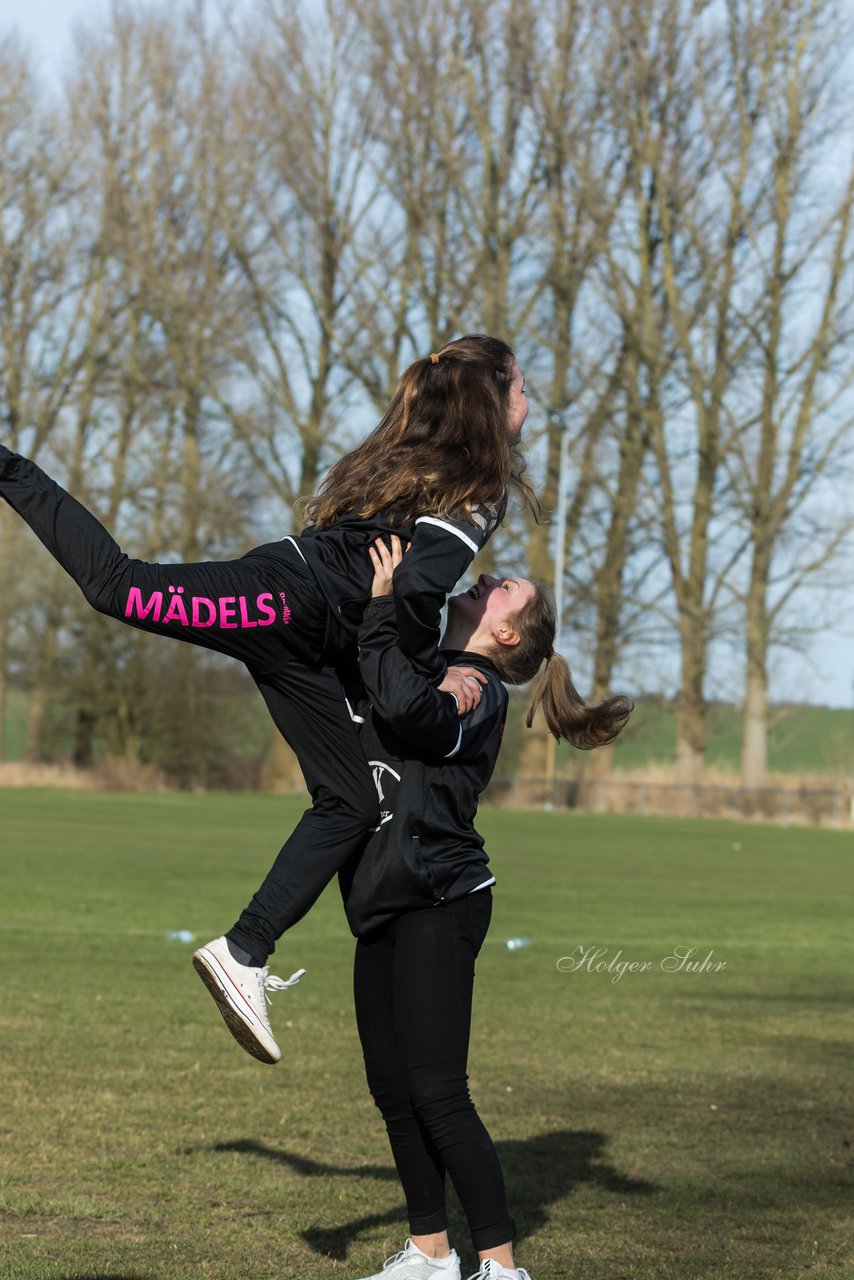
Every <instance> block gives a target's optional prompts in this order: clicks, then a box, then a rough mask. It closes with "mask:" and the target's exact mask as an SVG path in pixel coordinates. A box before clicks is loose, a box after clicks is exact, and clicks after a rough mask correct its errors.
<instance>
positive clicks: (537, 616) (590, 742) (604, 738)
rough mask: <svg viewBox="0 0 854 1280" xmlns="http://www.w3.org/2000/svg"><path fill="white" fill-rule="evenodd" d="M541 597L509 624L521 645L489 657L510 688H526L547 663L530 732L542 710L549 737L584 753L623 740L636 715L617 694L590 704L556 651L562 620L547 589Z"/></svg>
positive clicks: (539, 593)
mask: <svg viewBox="0 0 854 1280" xmlns="http://www.w3.org/2000/svg"><path fill="white" fill-rule="evenodd" d="M535 586H536V595H535V596H534V598H533V600H531V601H530V603H529V604H527V605H525V607H524V608H522V609H520V610H519V611H518V612H517V613H515V614H514V615H513V617H512V618H509V619H508V623H509V625H510V626H511V627H512V628H513V630H514V631H516V632H517V633H518V635H519V643H518V644H515V645H512V646H505V645H499V646H496V648H495V649H494V650H493V651H492V652H491V653H490V655H489V657H490V660H491V661H492V663H493V664H494V666H495V668H496V670H497V671H498V674H499V675H500V676H501V679H502V680H503V681H504V682H505V683H506V684H527V682H528V681H529V680H533V678H534V676H535V675H536V674H537V672H538V671H539V670H540V667H541V666H542V664H543V661H545V664H546V668H545V671H544V672H543V674H542V676H541V678H540V682H539V684H538V685H537V688H536V690H535V692H534V697H533V699H532V701H531V705H530V707H529V708H528V714H527V716H526V718H525V724H526V725H527V727H528V728H529V729H530V727H531V725H532V724H533V721H534V716H535V715H536V713H537V711H538V710H539V709H540V708H542V712H543V715H544V716H545V720H546V724H547V725H548V727H549V731H550V732H551V733H552V734H553V735H554V737H555V738H557V739H558V741H560V739H561V738H563V739H564V741H566V742H569V743H571V744H572V746H574V747H578V748H579V750H581V751H590V750H592V749H593V747H604V746H607V744H608V743H610V742H613V741H614V739H615V738H616V737H617V736H618V734H619V733H620V731H621V730H622V728H623V726H624V725H625V723H626V721H627V720H628V718H629V716H630V715H631V712H632V702H631V700H630V699H629V698H627V697H626V696H625V694H622V693H620V694H615V695H614V696H613V697H611V698H605V699H604V700H603V701H602V702H599V703H596V704H595V705H590V704H589V703H587V702H585V701H584V699H583V698H582V696H581V694H580V693H579V692H578V690H577V689H576V687H575V685H574V684H573V682H572V673H571V672H570V669H569V666H568V665H567V663H566V661H565V660H564V659H563V658H562V657H561V656H560V654H559V653H555V651H554V641H555V634H556V632H557V615H556V610H555V602H554V597H553V596H552V593H551V591H550V590H549V589H548V587H546V586H543V585H542V584H535Z"/></svg>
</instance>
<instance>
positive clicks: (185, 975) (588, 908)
mask: <svg viewBox="0 0 854 1280" xmlns="http://www.w3.org/2000/svg"><path fill="white" fill-rule="evenodd" d="M0 804H2V813H3V817H2V853H1V854H0V901H2V904H3V911H2V918H0V957H2V973H3V979H4V981H3V987H2V997H0V1097H2V1099H3V1105H2V1110H0V1173H2V1181H0V1276H2V1277H3V1280H6V1278H7V1277H8V1278H9V1280H12V1278H14V1280H18V1278H20V1280H83V1278H84V1277H87V1278H89V1280H95V1278H96V1277H101V1278H102V1280H106V1278H111V1280H153V1278H155V1277H156V1278H157V1280H203V1278H208V1277H210V1278H216V1280H274V1278H275V1280H290V1278H291V1277H293V1278H297V1277H298V1278H299V1280H320V1278H321V1277H323V1278H327V1277H357V1276H364V1275H366V1274H370V1273H372V1272H373V1271H375V1270H377V1269H378V1268H379V1266H380V1264H381V1263H382V1260H383V1258H385V1257H386V1256H387V1255H388V1254H390V1253H392V1252H394V1251H395V1250H396V1249H398V1248H400V1247H401V1244H402V1242H403V1238H404V1237H405V1235H406V1234H407V1228H406V1222H405V1216H404V1208H403V1199H402V1195H401V1191H400V1188H399V1185H398V1183H397V1181H396V1178H395V1175H394V1171H393V1167H392V1163H391V1158H390V1155H389V1151H388V1148H387V1145H386V1141H385V1134H384V1130H383V1128H382V1124H381V1122H380V1119H379V1115H378V1113H377V1112H376V1111H375V1109H374V1106H373V1103H372V1102H371V1100H370V1098H369V1096H368V1093H367V1090H366V1087H365V1083H364V1078H363V1074H362V1065H361V1058H360V1052H359V1047H358V1041H357V1038H356V1032H355V1027H354V1021H353V1013H352V1007H351V998H350V965H351V959H352V940H351V939H350V938H349V935H348V934H347V933H346V931H345V928H344V926H343V921H342V915H341V911H340V907H339V905H338V902H337V898H336V893H335V890H334V889H333V890H330V891H329V892H328V893H327V894H326V895H325V896H324V898H323V899H322V900H321V901H320V903H319V904H318V905H317V907H316V908H315V910H314V911H313V912H312V913H311V915H310V916H309V917H308V918H307V919H306V920H305V921H303V922H302V923H301V924H300V925H299V926H298V927H297V928H296V929H295V930H294V931H293V933H292V934H291V935H290V938H289V940H288V941H287V942H286V943H283V944H282V945H281V947H280V949H279V952H278V953H277V955H276V957H275V958H274V959H275V964H274V971H275V972H280V973H283V974H284V976H287V974H289V973H290V972H291V970H292V969H293V968H296V967H297V965H298V964H300V965H304V966H305V967H306V968H307V970H308V973H307V975H306V978H305V979H304V980H303V982H302V983H301V984H300V985H299V986H298V987H297V988H296V989H295V990H292V991H287V992H282V993H280V994H279V995H278V996H277V997H275V1000H276V1003H275V1005H274V1007H273V1019H274V1026H275V1027H276V1028H277V1029H278V1031H279V1032H280V1033H281V1040H282V1042H283V1048H284V1054H285V1056H284V1061H283V1062H282V1063H281V1064H279V1065H278V1066H277V1067H275V1068H268V1067H264V1066H262V1065H260V1064H259V1063H256V1062H254V1061H253V1060H251V1059H250V1058H248V1057H247V1056H246V1055H245V1054H243V1053H242V1051H241V1050H240V1049H239V1048H238V1047H237V1046H236V1045H235V1044H234V1042H233V1041H232V1040H231V1038H230V1037H229V1036H228V1034H227V1032H226V1031H225V1029H224V1027H223V1025H222V1023H221V1021H220V1019H219V1017H218V1016H217V1014H216V1012H215V1010H214V1007H213V1004H212V1003H211V1001H210V999H209V997H208V996H207V995H206V994H205V992H204V991H203V989H202V987H201V984H200V983H199V982H198V979H197V978H196V976H195V974H194V973H193V971H192V968H191V966H190V963H189V957H190V951H191V948H190V947H187V946H182V945H181V944H180V943H176V942H172V941H169V940H168V939H167V937H166V934H167V933H168V932H169V931H170V930H173V929H182V928H187V929H191V930H192V931H193V932H194V933H195V934H196V935H197V936H198V937H200V938H202V939H204V938H207V937H209V936H212V935H213V934H215V933H218V932H220V931H221V930H222V929H223V928H224V927H227V925H228V924H229V923H230V922H231V920H232V919H233V918H234V916H235V915H236V913H237V911H238V910H239V908H240V907H241V906H242V905H243V902H244V900H245V899H246V897H247V896H248V894H249V893H250V892H251V890H252V889H253V888H254V887H255V884H256V882H257V881H258V879H259V877H260V876H261V874H262V873H263V872H264V871H265V870H266V867H267V864H268V861H269V859H270V856H271V854H272V852H274V851H275V849H276V848H277V847H278V844H279V840H280V837H281V836H282V835H283V833H284V832H286V831H287V829H288V828H289V827H290V825H291V824H292V823H293V821H294V820H295V818H296V816H297V813H298V812H299V809H300V805H299V803H294V802H291V801H288V800H282V799H274V798H270V797H266V796H255V797H245V796H222V795H211V796H190V795H167V796H118V795H92V794H83V793H77V794H75V793H65V794H62V793H52V792H32V791H30V792H10V791H7V792H4V793H0ZM482 828H483V830H484V833H485V834H486V835H487V838H488V841H489V847H490V849H491V851H492V856H493V867H494V869H495V871H496V874H497V876H498V880H499V884H498V887H497V889H496V895H495V915H494V919H493V925H492V929H491V932H490V936H489V938H488V939H487V942H486V944H485V946H484V950H483V952H482V954H481V958H480V961H479V964H478V983H477V992H476V1007H475V1016H474V1029H473V1035H472V1047H471V1057H470V1070H471V1089H472V1094H473V1097H474V1098H475V1101H476V1102H477V1104H478V1107H479V1110H480V1111H481V1114H482V1115H483V1118H484V1120H485V1122H486V1124H487V1126H488V1127H489V1129H490V1130H491V1132H492V1133H493V1136H494V1137H495V1139H496V1140H497V1142H498V1144H499V1148H500V1150H501V1154H502V1157H503V1161H504V1165H505V1173H506V1179H507V1183H508V1189H509V1194H510V1199H511V1207H512V1211H513V1213H514V1216H515V1217H516V1220H517V1222H518V1225H519V1229H520V1235H519V1240H518V1247H517V1255H518V1259H519V1262H520V1264H521V1265H522V1266H525V1267H527V1268H528V1269H529V1270H530V1272H531V1274H532V1276H533V1277H534V1280H629V1278H631V1280H772V1278H773V1280H807V1278H812V1277H820V1278H821V1280H844V1278H850V1277H851V1276H854V1228H853V1227H852V1220H851V1212H850V1207H851V1195H852V1184H854V1167H852V1165H853V1164H854V1162H853V1161H852V1152H854V1146H852V1145H851V1144H854V1121H852V1117H851V1108H850V1092H851V1051H852V1040H854V1034H852V1025H851V1014H850V991H851V970H852V960H854V943H852V937H851V927H850V925H851V907H852V901H851V900H852V889H854V846H852V839H851V836H850V835H846V834H842V833H837V832H816V831H810V832H808V833H807V832H805V831H797V830H785V829H780V828H771V827H768V828H766V827H761V826H754V825H751V826H749V827H748V826H744V827H742V826H739V825H737V824H734V823H687V822H680V821H674V820H670V821H668V820H655V819H647V820H642V821H639V820H637V819H624V818H605V817H598V818H597V817H593V816H582V815H558V814H530V813H526V814H514V813H508V812H505V811H501V812H499V811H489V810H487V811H485V812H484V814H483V815H482ZM737 845H740V846H741V847H740V848H736V846H737ZM517 934H522V935H526V936H528V937H530V938H531V939H532V940H533V944H532V946H531V947H530V948H529V949H527V950H524V951H521V952H508V951H507V950H506V949H505V948H504V947H503V945H502V942H503V940H504V939H506V938H507V937H509V936H511V935H517ZM594 944H595V945H597V946H599V947H603V948H607V949H608V955H607V957H606V958H607V959H613V958H614V957H615V954H616V952H617V951H618V950H620V951H622V958H623V959H624V960H634V961H650V962H652V967H651V969H650V970H649V971H647V972H645V973H626V974H625V976H624V977H623V978H622V979H620V980H619V981H616V982H615V981H612V976H613V975H609V974H608V973H597V972H587V971H586V970H582V971H580V972H571V973H570V972H559V971H558V967H557V962H558V960H559V959H560V958H561V957H564V956H569V955H572V954H573V953H574V949H575V948H577V947H579V946H582V947H587V946H592V945H594ZM680 944H684V945H690V946H696V947H697V948H698V958H703V957H704V956H705V955H706V953H707V952H708V951H709V950H712V951H713V953H714V955H713V960H714V961H717V960H721V961H725V963H726V969H725V970H723V971H721V972H716V973H708V972H707V973H693V974H691V973H686V972H681V973H666V972H662V970H661V968H660V963H659V962H660V960H661V959H662V958H663V957H665V956H666V955H668V954H670V952H671V951H672V948H673V947H674V946H676V945H680ZM452 1238H453V1239H454V1241H455V1243H456V1244H457V1245H458V1247H459V1248H460V1249H461V1251H462V1253H463V1256H464V1266H465V1268H466V1269H464V1272H463V1274H464V1275H467V1274H469V1272H470V1271H473V1270H474V1269H475V1268H474V1254H473V1252H472V1249H471V1245H470V1242H469V1240H468V1238H467V1235H466V1232H465V1227H464V1224H463V1222H462V1220H461V1217H460V1214H459V1211H458V1209H457V1208H456V1206H455V1202H453V1200H452Z"/></svg>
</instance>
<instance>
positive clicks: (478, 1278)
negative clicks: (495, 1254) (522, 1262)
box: [469, 1258, 531, 1280]
mask: <svg viewBox="0 0 854 1280" xmlns="http://www.w3.org/2000/svg"><path fill="white" fill-rule="evenodd" d="M517 1276H518V1278H519V1280H531V1277H530V1276H529V1275H528V1273H527V1271H526V1270H525V1268H524V1267H514V1268H513V1270H512V1271H511V1270H510V1268H509V1267H502V1265H501V1263H500V1262H496V1261H495V1259H494V1258H484V1260H483V1262H482V1263H481V1264H480V1270H479V1271H475V1273H474V1275H473V1276H469V1280H516V1277H517Z"/></svg>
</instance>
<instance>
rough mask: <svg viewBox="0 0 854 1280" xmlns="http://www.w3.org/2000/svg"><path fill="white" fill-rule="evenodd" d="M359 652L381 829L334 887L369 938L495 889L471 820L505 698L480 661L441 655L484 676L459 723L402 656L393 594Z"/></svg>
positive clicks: (370, 620) (371, 614)
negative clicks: (405, 918) (400, 921)
mask: <svg viewBox="0 0 854 1280" xmlns="http://www.w3.org/2000/svg"><path fill="white" fill-rule="evenodd" d="M396 580H397V579H396V577H395V581H396ZM359 646H360V652H359V667H360V670H361V676H362V680H363V683H364V685H365V689H366V690H367V694H368V697H369V699H370V706H367V705H366V706H365V707H364V708H360V710H363V711H364V713H365V724H364V727H363V728H362V731H361V735H360V737H361V743H362V746H363V747H364V749H365V753H366V755H367V757H368V763H369V765H370V767H371V769H372V770H373V774H374V782H375V784H376V786H377V791H378V794H379V800H380V825H379V826H378V827H377V828H376V830H375V832H374V833H373V834H372V836H371V838H370V840H369V842H368V845H367V847H366V848H365V850H364V852H363V853H362V854H361V856H360V857H353V858H351V859H350V861H349V862H348V863H347V864H346V865H345V866H344V867H343V868H342V870H341V872H340V873H339V884H340V887H341V894H342V897H343V900H344V908H345V911H346V913H347V920H348V923H349V925H350V929H351V931H352V932H353V934H354V935H355V936H356V937H369V936H371V935H372V934H374V933H376V932H377V931H378V930H380V929H382V928H383V927H384V926H386V925H388V924H390V923H391V921H392V920H394V919H395V917H397V916H398V915H400V914H401V913H403V912H405V911H411V910H413V909H415V908H418V907H426V906H431V905H434V904H438V903H441V902H442V901H445V902H450V901H453V900H454V899H456V898H461V897H463V896H464V895H465V894H467V893H471V892H474V891H476V890H478V889H482V888H485V887H486V886H487V885H491V884H493V883H494V881H495V877H494V876H493V875H492V874H491V872H490V870H489V868H488V865H487V864H488V862H489V858H488V856H487V853H486V850H485V849H484V842H483V838H482V836H480V835H479V834H478V832H477V831H476V830H475V828H474V819H475V815H476V813H477V805H478V799H479V797H480V794H481V792H482V791H483V789H484V788H485V787H486V785H487V783H488V782H489V779H490V777H491V776H492V772H493V770H494V768H495V762H496V760H497V758H498V751H499V748H500V746H501V738H502V734H503V731H504V722H505V719H506V715H507V690H506V688H505V687H504V685H503V684H502V682H501V680H500V679H499V677H498V673H497V672H496V670H495V668H494V666H493V665H492V663H491V662H490V661H489V660H488V659H487V658H485V657H483V655H482V654H479V653H458V652H451V651H448V650H445V651H444V657H445V659H446V660H447V662H448V663H454V664H463V665H468V666H472V667H475V668H477V670H479V671H482V672H483V673H484V675H485V676H486V677H487V683H486V684H485V685H481V690H482V695H481V699H480V702H479V704H478V706H477V707H476V708H475V709H474V711H471V712H469V714H468V715H466V716H463V717H462V718H460V717H459V715H458V713H457V704H456V700H455V699H454V697H453V696H452V695H451V694H448V693H441V692H440V691H439V690H438V689H436V688H435V687H433V685H431V684H430V683H429V682H428V681H427V680H425V679H424V678H423V677H422V676H419V675H418V673H417V672H416V671H414V670H413V668H412V666H411V665H410V663H409V662H408V661H407V659H406V658H405V657H404V655H403V654H402V652H401V649H400V638H399V634H398V630H397V625H396V614H395V607H394V602H393V599H392V597H391V596H381V597H378V598H376V599H374V600H372V601H371V602H370V603H369V605H368V606H367V608H366V610H365V612H364V616H363V619H362V624H361V626H360V628H359Z"/></svg>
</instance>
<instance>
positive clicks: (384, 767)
mask: <svg viewBox="0 0 854 1280" xmlns="http://www.w3.org/2000/svg"><path fill="white" fill-rule="evenodd" d="M368 764H369V765H370V767H371V772H372V773H373V775H374V786H375V787H376V789H377V798H378V799H379V802H380V824H379V827H374V831H379V829H380V827H381V826H383V824H384V823H386V822H391V820H392V818H393V817H394V810H388V809H383V807H382V804H383V801H384V800H385V798H386V794H385V787H388V788H389V789H390V790H392V791H393V790H394V783H393V782H392V781H391V779H390V778H388V777H386V775H387V774H391V777H392V778H394V781H395V782H400V774H399V773H397V772H396V771H395V770H394V769H392V767H391V765H390V764H386V762H385V761H384V760H369V761H368ZM384 784H385V785H384Z"/></svg>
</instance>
